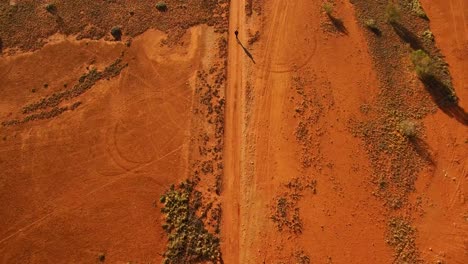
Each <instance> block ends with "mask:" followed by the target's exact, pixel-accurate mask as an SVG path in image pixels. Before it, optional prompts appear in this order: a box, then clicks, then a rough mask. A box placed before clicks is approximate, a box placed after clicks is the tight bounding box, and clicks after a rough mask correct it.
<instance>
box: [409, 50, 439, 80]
mask: <svg viewBox="0 0 468 264" xmlns="http://www.w3.org/2000/svg"><path fill="white" fill-rule="evenodd" d="M411 61H412V62H413V65H414V70H415V71H416V73H417V74H418V76H419V78H421V79H425V78H428V77H431V76H433V67H434V66H433V61H432V58H431V57H430V56H429V55H428V54H427V53H426V52H425V51H423V50H415V51H413V52H412V53H411Z"/></svg>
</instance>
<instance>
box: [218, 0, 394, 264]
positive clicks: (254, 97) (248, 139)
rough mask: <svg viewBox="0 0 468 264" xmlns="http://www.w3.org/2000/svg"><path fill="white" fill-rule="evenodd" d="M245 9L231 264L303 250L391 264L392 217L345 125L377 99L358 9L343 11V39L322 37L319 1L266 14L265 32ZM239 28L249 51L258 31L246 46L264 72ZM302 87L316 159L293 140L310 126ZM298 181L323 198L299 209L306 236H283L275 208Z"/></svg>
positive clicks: (227, 222)
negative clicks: (302, 125)
mask: <svg viewBox="0 0 468 264" xmlns="http://www.w3.org/2000/svg"><path fill="white" fill-rule="evenodd" d="M239 2H240V3H238V1H233V3H232V5H231V27H230V29H231V35H230V36H231V40H230V50H229V51H230V53H231V54H230V57H229V59H230V60H229V83H230V86H229V87H228V89H229V90H228V97H227V102H228V103H227V113H228V115H227V116H228V118H227V119H226V121H227V122H228V123H227V125H226V142H231V143H230V148H229V147H227V148H226V155H225V158H226V161H227V162H228V161H229V163H227V164H228V165H227V166H226V167H227V168H234V173H232V172H228V171H226V179H227V180H228V181H229V184H228V185H227V187H226V189H227V190H226V192H225V193H224V197H225V200H224V203H223V206H224V211H225V214H224V216H223V219H224V226H225V229H224V233H223V237H224V238H225V240H224V243H225V246H224V254H223V257H224V258H225V260H226V261H227V263H275V261H285V262H286V263H292V262H293V261H295V260H294V255H295V254H296V253H297V251H301V250H303V251H305V252H306V253H307V254H308V255H309V256H310V258H311V259H312V260H313V261H314V262H317V263H326V262H327V261H329V260H333V262H334V263H345V262H346V263H365V262H368V261H371V262H373V263H389V262H391V259H392V256H391V254H392V253H391V251H390V249H389V248H388V247H387V245H386V244H385V241H384V230H385V222H384V213H383V212H382V210H381V209H380V206H379V202H378V201H376V200H375V198H374V197H373V196H372V194H371V190H370V189H369V186H368V183H367V177H368V174H369V167H368V165H367V164H368V161H367V158H366V156H365V153H364V151H362V150H360V146H359V140H358V139H356V138H354V137H353V136H352V135H351V134H350V132H349V131H348V130H347V123H346V122H347V120H348V119H349V118H350V117H353V116H355V115H359V114H360V113H359V106H360V105H361V104H364V103H366V102H368V101H370V100H371V98H369V96H368V94H369V93H372V92H371V91H372V90H373V89H374V88H375V87H376V86H377V81H376V78H375V76H374V74H373V73H372V66H371V65H372V64H371V61H370V58H369V55H368V54H367V51H366V48H365V47H366V44H365V41H364V39H363V36H362V33H361V32H360V29H359V28H358V26H357V24H356V22H355V20H354V14H353V10H352V6H351V5H350V4H343V5H340V8H339V11H338V13H339V14H340V17H342V18H343V19H344V22H345V24H346V26H347V27H348V31H349V33H348V35H340V34H334V33H328V32H324V31H323V30H322V28H321V26H320V25H321V23H322V22H323V21H324V20H325V17H323V16H322V15H321V7H320V3H319V2H316V3H314V2H310V1H296V2H294V3H290V2H287V3H286V2H284V1H272V2H271V3H268V4H265V5H264V10H263V16H264V19H265V23H264V24H259V23H258V22H257V21H258V20H256V18H255V17H252V18H248V17H246V16H245V14H244V12H243V11H240V10H243V8H241V7H243V3H242V1H239ZM239 6H240V7H239ZM239 9H240V10H239ZM239 21H247V23H246V25H245V26H242V23H240V22H239ZM325 21H326V20H325ZM237 28H239V31H240V36H239V38H240V40H241V42H242V44H243V45H247V44H246V43H247V41H246V37H247V34H246V31H247V30H248V29H251V30H253V31H255V30H260V32H261V39H260V42H259V43H258V44H254V46H252V47H248V48H249V49H250V51H251V52H252V55H253V58H254V59H255V61H256V64H253V62H252V61H251V60H250V59H249V58H248V56H247V55H246V54H245V53H244V52H243V50H242V48H241V47H240V45H239V44H238V43H237V42H236V41H235V40H234V38H233V30H235V29H237ZM238 56H242V58H239V57H238ZM343 58H345V59H343ZM356 65H358V67H356ZM239 70H242V71H243V73H239ZM351 72H352V73H353V74H350V73H351ZM233 77H235V78H236V79H235V80H233V79H232V78H233ZM294 78H303V79H304V82H306V83H309V86H307V87H303V88H304V89H305V90H306V91H308V93H311V94H310V96H311V97H314V100H315V101H314V103H315V105H314V106H311V107H314V110H313V111H314V112H316V113H319V114H318V120H317V122H316V123H315V124H311V125H312V128H311V129H312V131H314V134H313V135H314V139H313V141H312V142H308V143H306V144H309V145H311V147H310V148H309V149H308V150H310V151H311V152H310V153H303V152H302V151H301V145H302V144H303V142H298V141H296V139H295V137H294V135H295V128H296V126H297V125H298V123H299V122H300V121H304V120H302V119H301V118H300V117H295V114H294V112H295V109H297V107H299V106H300V104H301V100H300V98H299V97H300V95H298V94H297V93H296V90H295V89H296V88H297V87H295V84H294ZM233 89H235V90H233ZM235 122H240V123H238V124H235ZM239 126H240V127H239ZM233 129H234V131H233ZM240 129H242V132H239V130H240ZM315 131H316V132H317V133H315ZM238 135H241V137H239V136H238ZM239 148H240V150H239ZM239 152H240V153H241V155H240V156H239V158H238V160H235V159H236V156H237V155H239ZM228 157H229V159H228ZM307 157H312V160H313V166H312V167H311V168H307V169H304V168H302V166H301V161H302V159H304V158H307ZM239 164H240V165H239ZM237 166H240V169H238V168H237ZM298 176H308V177H312V178H314V179H316V180H317V192H318V194H317V195H310V194H309V195H304V197H303V198H302V200H301V201H300V203H299V209H300V210H301V216H302V218H303V223H304V228H303V234H302V235H299V236H295V235H291V234H288V233H287V231H286V232H277V231H276V227H275V225H274V223H273V222H272V221H271V219H270V216H271V210H270V207H271V204H272V203H273V202H274V198H275V197H277V196H278V195H282V193H283V192H284V187H283V186H284V184H286V183H288V182H289V181H290V180H291V179H293V178H294V177H298ZM236 177H238V178H239V180H237V179H236ZM236 190H240V191H239V192H238V194H233V193H235V192H236ZM237 196H238V197H237ZM236 197H237V198H238V199H239V200H238V201H239V205H237V201H235V200H234V199H235V198H236ZM237 207H239V209H237ZM236 210H238V212H239V216H238V215H236ZM236 232H239V234H237V233H236ZM233 237H239V241H235V240H234V239H233ZM230 243H232V244H230ZM237 243H238V244H237ZM237 247H238V251H237V250H235V249H236V248H237ZM235 260H238V261H235ZM350 261H351V262H350Z"/></svg>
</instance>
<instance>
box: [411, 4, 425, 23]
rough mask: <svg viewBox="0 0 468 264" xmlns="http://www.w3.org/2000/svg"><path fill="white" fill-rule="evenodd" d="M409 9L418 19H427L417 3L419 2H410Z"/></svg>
mask: <svg viewBox="0 0 468 264" xmlns="http://www.w3.org/2000/svg"><path fill="white" fill-rule="evenodd" d="M411 9H412V10H413V12H414V13H415V14H416V15H417V16H418V17H420V18H424V19H427V18H428V17H427V14H426V12H424V9H423V8H422V6H421V3H419V0H413V1H412V2H411Z"/></svg>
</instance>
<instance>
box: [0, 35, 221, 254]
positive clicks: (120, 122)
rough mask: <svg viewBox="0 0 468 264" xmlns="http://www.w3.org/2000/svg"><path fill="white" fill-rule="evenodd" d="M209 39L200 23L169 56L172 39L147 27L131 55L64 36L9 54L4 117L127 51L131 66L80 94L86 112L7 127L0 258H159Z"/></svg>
mask: <svg viewBox="0 0 468 264" xmlns="http://www.w3.org/2000/svg"><path fill="white" fill-rule="evenodd" d="M209 32H211V31H207V30H206V29H201V28H195V29H193V30H192V33H193V34H192V35H191V36H192V37H191V39H190V38H189V37H190V35H187V37H186V38H185V39H184V41H185V43H186V44H185V45H184V46H180V47H179V46H178V47H177V48H172V49H170V48H161V47H160V45H159V43H160V40H161V39H162V38H163V37H164V36H163V34H161V33H158V32H155V31H147V32H146V33H145V34H143V35H141V36H139V37H137V38H136V39H135V40H134V42H133V44H132V46H131V47H130V48H125V46H124V45H123V44H117V43H105V42H101V41H91V42H90V41H80V42H76V41H72V40H63V41H60V42H58V43H57V44H49V45H47V46H46V47H44V48H43V49H41V50H39V51H37V52H34V53H30V54H24V55H18V56H14V57H2V58H0V72H2V73H4V74H2V76H1V81H0V82H1V83H2V89H1V90H0V93H1V98H4V99H3V100H2V101H1V107H0V116H1V118H2V120H4V119H9V118H11V117H12V116H15V115H21V113H20V111H19V110H20V109H21V107H22V106H24V105H25V104H26V103H30V102H32V101H36V100H38V99H39V98H41V97H42V96H44V95H47V94H51V93H52V92H54V91H59V90H62V89H66V88H64V84H65V83H67V84H68V86H71V85H74V84H75V82H76V80H77V79H78V78H79V76H80V74H82V73H83V72H86V69H85V68H86V67H88V66H89V65H90V64H92V65H93V66H96V67H98V68H101V67H103V66H104V65H108V64H109V63H110V62H112V61H113V60H114V59H115V58H117V57H118V56H119V55H120V52H121V51H125V55H124V61H125V62H128V63H129V66H128V67H127V68H126V69H124V70H123V71H122V73H121V74H120V76H118V77H116V78H113V79H111V80H101V81H99V82H98V83H97V84H96V85H95V86H94V87H93V88H92V89H90V90H89V91H88V92H86V93H85V94H83V95H82V96H80V97H79V98H78V99H76V100H80V101H81V102H82V105H80V106H79V107H78V108H77V109H75V110H74V111H72V112H65V113H63V114H62V115H60V116H59V117H58V118H55V119H51V120H41V121H34V122H29V123H26V124H22V125H17V126H9V127H4V128H2V130H1V132H0V133H1V138H2V140H0V164H1V167H2V171H3V173H2V177H1V178H0V186H1V189H2V192H0V199H1V200H2V201H4V203H3V206H2V207H1V208H0V215H1V217H0V219H1V220H0V223H1V228H0V255H1V259H0V262H2V263H92V262H94V261H97V258H98V254H100V253H104V254H105V256H106V261H109V262H110V263H119V262H122V263H124V262H125V263H126V262H128V261H131V262H136V263H143V262H145V263H148V262H153V261H156V262H160V261H161V258H162V257H161V255H160V254H161V253H162V252H164V249H165V246H166V245H165V242H164V241H165V239H164V237H165V235H164V233H163V230H162V229H161V227H160V226H161V224H160V219H161V216H160V208H158V207H159V205H158V203H159V202H157V201H158V199H159V196H160V195H161V194H162V193H163V192H164V191H165V190H166V188H167V187H168V186H169V185H170V184H172V183H174V182H178V181H180V180H182V179H184V178H186V177H187V173H188V171H187V169H188V167H189V160H188V155H189V143H190V127H191V123H190V120H191V116H192V107H193V105H196V102H194V100H193V98H194V96H193V92H194V90H193V89H192V86H191V85H190V82H191V79H193V77H194V76H195V73H196V71H197V70H198V69H200V68H202V58H203V57H204V56H205V55H204V54H205V52H204V50H205V46H206V44H202V43H205V41H206V38H207V36H209V35H208V34H212V33H209ZM168 54H169V55H168ZM205 60H206V59H205ZM44 83H48V88H47V89H46V88H44V85H43V84H44ZM32 88H36V89H37V91H36V92H35V93H32V92H31V89H32Z"/></svg>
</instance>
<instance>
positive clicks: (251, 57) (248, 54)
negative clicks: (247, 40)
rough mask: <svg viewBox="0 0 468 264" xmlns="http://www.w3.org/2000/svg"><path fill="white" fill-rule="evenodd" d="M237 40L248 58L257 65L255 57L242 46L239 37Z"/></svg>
mask: <svg viewBox="0 0 468 264" xmlns="http://www.w3.org/2000/svg"><path fill="white" fill-rule="evenodd" d="M236 40H237V44H239V45H240V46H241V47H242V49H243V50H244V52H245V54H247V56H248V57H249V58H250V59H251V60H252V62H253V63H254V64H256V63H255V60H254V58H253V56H252V53H250V51H249V50H248V49H247V48H246V47H244V45H243V44H242V42H241V41H240V40H239V38H238V37H237V36H236Z"/></svg>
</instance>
